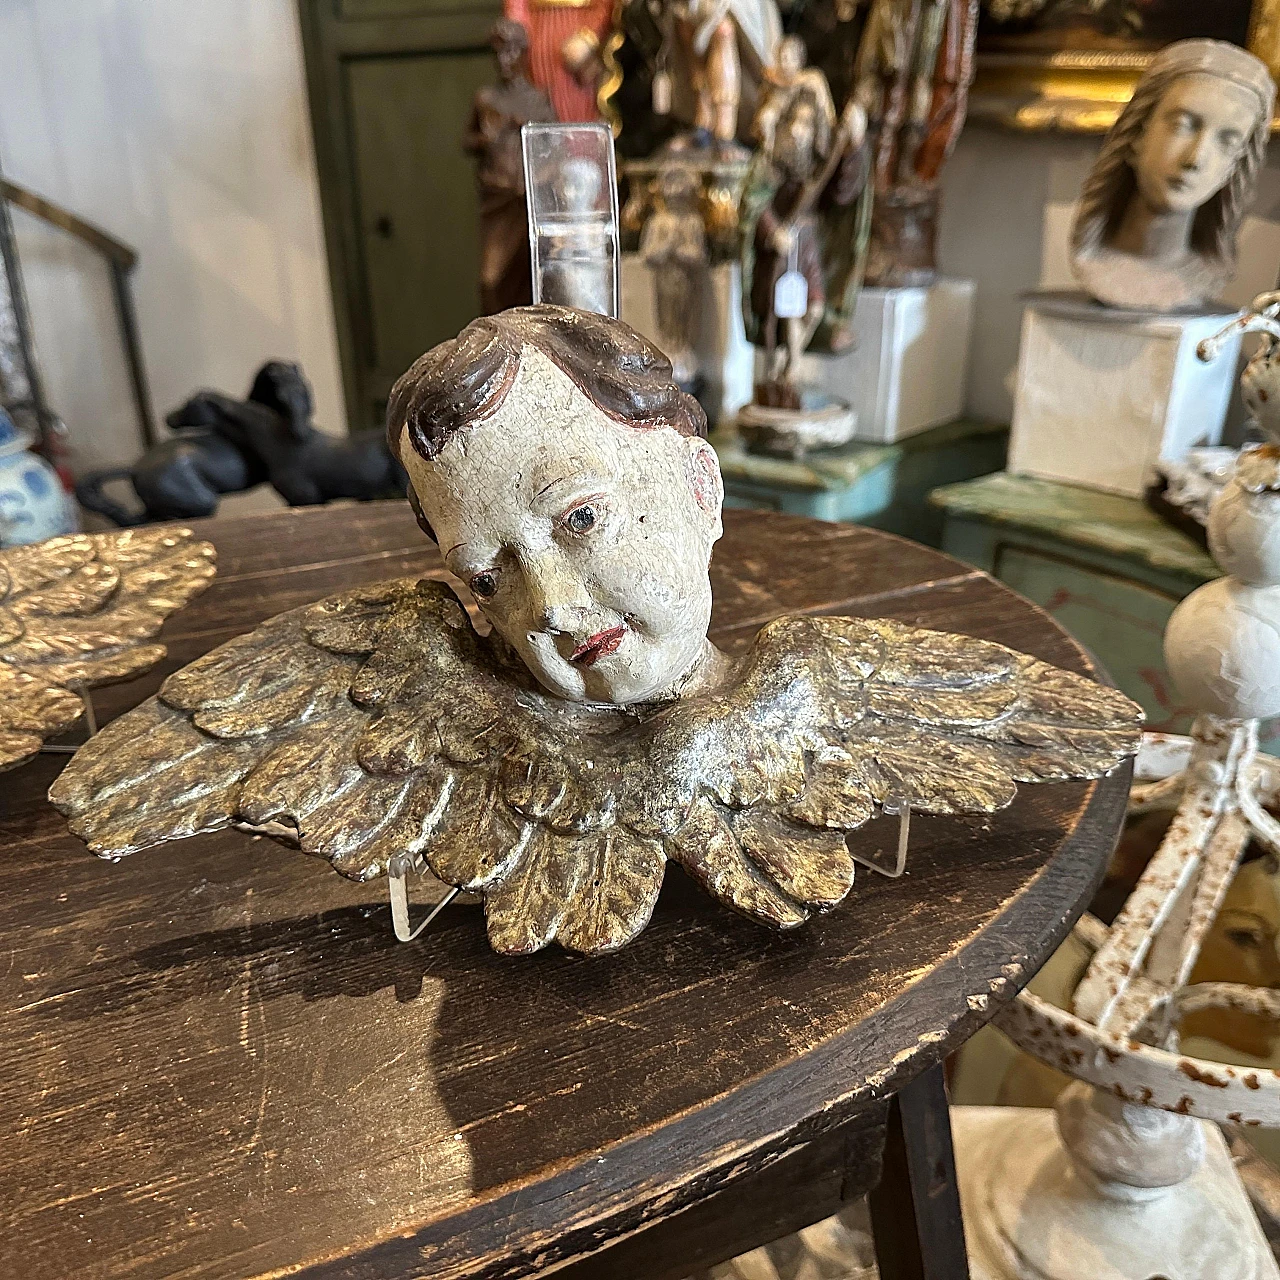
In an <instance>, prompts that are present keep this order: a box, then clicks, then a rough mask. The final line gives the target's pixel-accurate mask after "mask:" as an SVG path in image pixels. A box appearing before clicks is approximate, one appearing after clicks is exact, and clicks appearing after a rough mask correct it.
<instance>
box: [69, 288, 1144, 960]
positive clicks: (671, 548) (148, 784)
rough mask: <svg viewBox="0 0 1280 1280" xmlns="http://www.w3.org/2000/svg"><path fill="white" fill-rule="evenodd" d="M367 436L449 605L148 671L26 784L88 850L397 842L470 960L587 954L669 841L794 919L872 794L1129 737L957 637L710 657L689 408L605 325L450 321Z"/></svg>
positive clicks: (368, 872)
mask: <svg viewBox="0 0 1280 1280" xmlns="http://www.w3.org/2000/svg"><path fill="white" fill-rule="evenodd" d="M387 425H388V434H389V439H390V441H391V444H392V447H393V448H394V449H395V450H396V451H397V452H398V454H399V456H400V457H401V459H402V460H403V462H404V465H405V467H406V468H407V470H408V472H409V475H410V478H411V485H412V488H411V495H412V501H413V503H414V507H415V510H416V511H417V513H418V519H419V523H420V524H421V526H422V529H423V531H424V532H425V533H426V535H427V536H428V537H429V538H431V539H433V540H434V541H435V542H436V543H437V545H438V546H439V548H440V552H441V555H442V557H443V560H444V564H445V566H446V568H447V569H448V570H449V571H450V573H451V574H452V575H454V577H455V578H456V579H458V580H460V582H461V583H462V584H465V587H466V596H465V601H464V599H463V598H460V597H459V596H457V595H455V594H454V593H453V591H451V590H450V588H449V587H448V586H447V585H445V583H443V582H441V581H438V580H434V579H431V578H426V579H422V580H421V581H415V580H414V579H412V578H402V579H398V580H394V581H390V582H383V583H379V584H377V585H373V586H366V587H360V588H356V589H354V590H350V591H345V592H342V593H341V594H339V595H335V596H332V597H330V598H328V599H326V600H321V601H318V602H317V603H315V604H311V605H306V606H304V607H302V608H299V609H294V610H291V611H290V612H288V613H284V614H281V615H280V616H279V617H277V618H274V619H272V620H271V621H269V622H267V623H265V624H263V625H262V626H260V627H259V628H258V629H257V630H256V631H253V632H250V633H249V634H247V635H243V636H241V637H239V638H238V639H235V640H232V641H230V642H229V643H227V644H224V645H222V646H220V647H219V648H217V649H215V650H213V651H212V652H211V653H209V654H207V655H205V656H204V657H203V658H200V659H198V660H197V661H196V662H194V663H192V664H191V665H190V666H189V667H187V668H185V669H184V670H182V671H179V672H177V673H175V674H174V675H171V676H170V677H169V678H168V680H166V681H165V683H164V685H163V686H162V688H161V690H160V693H159V694H158V695H157V696H156V697H154V698H151V699H149V700H148V701H146V702H144V703H142V704H141V705H140V706H139V707H137V708H136V709H135V710H133V711H131V712H129V713H128V714H126V715H123V716H121V717H120V718H119V719H117V720H115V721H114V722H112V723H111V724H110V725H108V726H107V727H106V728H105V729H104V730H102V732H100V733H99V734H98V735H97V736H96V737H95V738H93V739H92V740H91V741H90V742H89V743H88V744H87V745H86V746H85V747H83V748H82V749H81V750H80V752H79V753H78V754H77V755H76V756H75V757H74V759H73V760H72V762H71V764H70V765H69V767H68V768H67V769H66V771H65V772H64V773H63V774H62V776H61V777H60V778H59V779H58V780H57V782H56V783H55V784H54V787H53V790H52V792H51V798H52V800H53V801H54V803H55V804H56V805H57V806H58V807H59V808H60V809H61V810H62V811H63V812H64V813H66V814H67V815H68V816H69V817H70V819H71V828H72V830H73V831H74V832H75V833H76V834H77V835H79V836H81V837H82V838H83V839H85V840H86V841H87V842H88V843H89V846H90V848H92V849H93V850H94V851H95V852H97V853H99V854H101V855H102V856H104V857H109V858H115V857H118V856H120V855H122V854H127V853H130V852H132V851H134V850H137V849H140V848H143V847H144V846H147V845H153V844H157V843H159V842H161V841H164V840H172V839H176V838H179V837H183V836H188V835H193V834H195V833H197V832H200V831H208V830H212V829H215V828H219V827H225V826H228V825H230V824H232V823H235V822H242V823H247V824H251V825H254V826H264V825H266V824H268V823H273V824H283V825H284V826H285V827H286V828H288V829H289V830H291V831H292V832H294V833H295V835H296V840H297V843H298V844H300V845H301V847H302V848H303V849H304V850H306V851H308V852H310V853H314V854H318V855H320V856H322V857H324V858H327V859H328V860H329V861H330V862H331V863H332V864H333V866H334V867H335V868H337V870H339V871H341V872H342V873H343V874H345V875H347V876H351V877H353V878H355V879H358V880H367V879H370V878H372V877H374V876H379V875H383V874H388V873H389V874H391V875H392V877H393V878H394V877H402V876H403V875H404V872H405V869H406V867H407V866H409V865H410V864H412V863H413V862H414V861H415V860H416V859H424V860H425V862H426V864H427V865H428V866H429V867H430V869H431V871H433V872H434V873H435V875H436V876H438V877H439V878H440V879H441V880H444V881H446V882H448V883H450V884H452V885H457V886H463V887H465V888H466V889H468V890H470V891H473V892H475V893H478V894H481V895H483V898H484V910H485V917H486V921H487V926H488V934H489V939H490V942H491V943H492V945H493V946H494V947H495V948H496V949H497V950H498V951H502V952H510V953H528V952H533V951H537V950H538V949H540V948H541V947H544V946H545V945H546V944H547V943H549V942H551V941H553V940H554V941H556V942H558V943H559V944H560V945H562V946H564V947H567V948H569V949H571V950H574V951H579V952H586V953H600V952H608V951H613V950H616V949H617V948H619V947H621V946H623V945H625V944H626V943H627V942H629V941H630V940H631V939H633V938H634V937H635V936H636V935H637V934H638V933H639V932H640V931H641V930H642V929H643V928H644V927H645V925H646V923H647V922H648V920H649V917H650V914H651V913H652V911H653V909H654V904H655V903H656V901H657V898H658V893H659V889H660V888H661V885H662V880H663V875H664V869H665V866H666V863H667V861H668V860H672V861H675V862H678V863H679V864H680V865H681V866H682V867H683V868H684V869H685V871H686V872H688V874H689V875H690V876H691V877H692V878H693V879H694V880H695V881H696V882H697V883H698V884H700V885H701V886H702V887H703V888H704V889H705V890H706V891H707V892H708V893H709V894H711V895H712V896H713V897H714V898H716V899H718V900H719V901H720V902H722V903H724V904H725V905H726V906H728V907H731V908H733V909H734V910H736V911H739V912H742V913H744V914H746V915H747V916H750V917H751V918H753V919H755V920H757V921H759V922H761V923H763V924H765V925H769V926H773V927H776V928H792V927H795V926H799V925H801V924H802V923H803V922H804V921H805V920H806V919H807V918H808V917H809V916H810V915H812V914H814V913H815V912H823V911H827V910H830V909H831V908H833V907H835V906H836V905H837V904H838V903H839V902H840V901H841V900H842V899H843V898H844V897H845V895H846V894H847V893H848V892H849V889H850V887H851V885H852V883H853V874H854V861H853V858H852V856H851V853H850V848H849V845H848V844H847V842H846V839H845V837H846V834H847V833H849V832H852V831H854V830H856V829H857V828H859V827H861V826H862V825H863V824H864V823H866V822H868V821H869V820H870V819H872V818H873V817H875V816H876V815H877V814H878V813H880V812H881V811H883V810H889V811H891V812H901V811H903V810H909V809H915V810H918V811H920V812H926V813H941V814H954V813H990V812H994V811H996V810H998V809H1001V808H1003V807H1004V806H1006V805H1007V804H1009V803H1010V801H1011V800H1012V799H1013V796H1014V793H1015V791H1016V784H1017V783H1018V782H1020V781H1022V782H1041V781H1053V780H1058V779H1067V778H1089V777H1096V776H1099V775H1100V774H1103V773H1105V772H1107V771H1108V770H1110V769H1112V768H1114V767H1115V766H1116V765H1117V764H1119V763H1120V762H1121V761H1123V760H1124V759H1125V758H1126V757H1128V756H1129V755H1130V754H1131V753H1132V752H1133V751H1134V749H1135V748H1136V746H1137V743H1138V737H1139V725H1140V720H1141V713H1140V712H1139V710H1138V708H1137V707H1135V706H1134V705H1133V703H1131V702H1129V700H1128V699H1126V698H1124V697H1123V696H1122V695H1120V694H1119V693H1117V692H1116V691H1115V690H1113V689H1108V688H1104V687H1102V686H1101V685H1098V684H1095V683H1093V682H1092V681H1090V680H1087V679H1084V678H1083V677H1081V676H1077V675H1073V674H1070V673H1068V672H1065V671H1061V670H1058V669H1056V668H1054V667H1051V666H1048V665H1046V664H1045V663H1043V662H1040V661H1038V660H1036V659H1035V658H1031V657H1028V656H1027V655H1025V654H1020V653H1016V652H1014V651H1012V650H1010V649H1006V648H1003V647H1002V646H1000V645H998V644H993V643H990V642H988V641H984V640H977V639H973V638H970V637H967V636H957V635H947V634H944V633H940V632H933V631H921V630H917V629H915V628H912V627H908V626H904V625H902V624H901V623H898V622H891V621H875V620H864V619H854V618H830V617H811V616H788V617H780V618H777V619H775V620H774V621H772V622H770V623H769V624H768V625H766V626H765V627H764V628H763V629H762V630H761V631H760V632H759V634H758V635H757V636H756V638H755V641H754V643H753V644H752V645H751V646H750V648H748V649H747V651H746V652H745V653H743V654H742V655H741V656H738V657H730V656H729V655H727V654H725V653H722V652H721V651H720V650H719V649H717V648H716V646H715V645H714V644H712V643H711V641H710V640H709V639H708V636H707V629H708V623H709V620H710V617H711V604H712V598H711V585H710V581H709V577H708V563H709V561H710V558H711V553H712V548H713V547H714V545H715V543H716V540H717V539H718V538H719V537H720V533H721V518H720V511H721V503H722V500H723V487H722V484H721V478H720V471H719V468H718V465H717V462H716V455H715V453H714V451H713V450H712V448H711V447H710V445H709V444H708V443H707V442H706V440H705V439H704V431H705V427H706V419H705V417H704V415H703V412H702V410H701V409H700V408H699V406H698V403H697V401H695V400H694V399H693V398H692V397H691V396H689V395H687V394H686V393H685V392H683V391H681V390H680V389H679V387H677V385H676V384H675V382H674V381H673V379H672V377H671V366H670V364H669V363H668V362H667V360H666V359H665V358H664V357H663V356H662V355H661V354H660V353H659V352H658V351H657V349H656V348H654V347H653V346H651V345H650V344H649V343H648V342H647V341H646V340H644V339H643V338H641V337H640V336H639V335H637V334H636V333H635V332H633V331H632V330H631V329H630V328H628V327H627V326H626V325H625V324H623V323H621V322H620V321H617V320H612V319H609V318H607V317H603V316H599V315H594V314H590V313H586V312H582V311H575V310H571V309H568V308H563V307H555V306H550V305H540V306H534V307H528V308H519V309H516V310H512V311H506V312H502V313H500V314H498V315H496V316H491V317H486V318H483V319H480V320H476V321H474V322H473V323H471V324H470V325H468V326H467V327H466V329H464V330H463V331H462V333H461V334H460V335H459V336H458V337H457V338H456V339H452V340H450V341H448V342H445V343H443V344H441V345H440V346H438V347H435V348H434V349H433V350H431V351H429V352H427V354H426V355H424V356H423V357H422V358H421V359H420V360H418V361H417V363H415V364H414V365H413V367H412V368H411V369H410V370H409V371H408V372H407V373H406V374H405V375H404V376H403V377H402V378H401V379H400V381H399V382H398V383H397V384H396V387H395V389H394V390H393V392H392V396H391V401H390V406H389V409H388V424H387ZM464 603H465V604H466V605H469V606H473V607H474V608H475V609H476V611H477V612H478V614H479V615H480V616H481V617H482V618H483V620H484V622H485V624H486V625H487V628H488V630H487V631H486V633H484V634H482V633H481V632H480V631H478V630H476V628H475V627H473V625H472V621H471V618H470V617H469V616H468V608H467V607H464Z"/></svg>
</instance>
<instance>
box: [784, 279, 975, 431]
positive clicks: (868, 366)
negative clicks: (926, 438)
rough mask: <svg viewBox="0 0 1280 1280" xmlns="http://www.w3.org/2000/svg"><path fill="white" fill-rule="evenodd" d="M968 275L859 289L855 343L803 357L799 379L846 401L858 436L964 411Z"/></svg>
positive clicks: (971, 289) (919, 427)
mask: <svg viewBox="0 0 1280 1280" xmlns="http://www.w3.org/2000/svg"><path fill="white" fill-rule="evenodd" d="M976 293H977V286H976V285H975V284H974V282H973V281H972V280H948V279H943V280H938V281H936V282H935V283H934V284H931V285H929V286H928V287H927V288H915V289H863V290H862V292H861V293H860V294H859V295H858V305H857V308H856V309H855V311H854V317H853V330H854V345H853V348H852V350H849V351H844V352H841V353H840V354H839V355H834V356H833V355H818V354H810V355H806V356H805V357H804V359H803V360H802V361H801V362H800V382H801V383H803V384H804V385H806V386H815V387H819V388H821V389H822V390H823V391H825V392H827V393H828V394H829V395H832V396H836V397H838V398H839V399H841V400H846V401H848V403H849V404H850V405H852V406H853V408H854V409H856V410H857V413H858V431H857V438H858V439H859V440H873V441H875V442H877V443H890V442H892V441H894V440H901V439H903V438H904V437H905V436H913V435H915V434H916V433H917V432H920V431H927V430H928V429H929V428H930V427H936V426H938V425H939V424H940V423H943V422H952V421H954V420H955V419H956V418H958V417H960V415H961V414H962V413H964V405H965V387H966V383H967V381H968V371H969V339H970V336H971V335H972V333H973V312H974V299H975V296H976Z"/></svg>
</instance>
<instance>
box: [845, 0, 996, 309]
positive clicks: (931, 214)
mask: <svg viewBox="0 0 1280 1280" xmlns="http://www.w3.org/2000/svg"><path fill="white" fill-rule="evenodd" d="M977 31H978V0H871V4H870V8H869V11H868V14H867V20H866V26H865V27H864V29H863V32H862V38H861V40H860V41H859V44H858V52H857V57H856V59H855V62H854V69H853V78H854V94H855V96H856V97H857V100H858V102H859V103H860V104H861V106H862V107H863V109H864V110H865V111H866V113H867V120H868V126H867V128H868V133H869V134H870V136H871V139H872V142H871V150H872V165H871V167H872V174H873V177H874V182H875V210H874V213H873V216H872V228H871V246H870V250H869V252H868V256H867V267H866V282H867V283H868V284H872V285H883V286H888V287H900V286H920V285H929V284H932V283H933V282H934V280H935V279H936V277H937V234H938V201H939V180H940V178H941V174H942V168H943V166H944V165H945V164H946V162H947V159H948V157H949V156H950V155H951V152H952V151H953V150H954V148H955V144H956V140H957V139H958V138H959V137H960V130H961V129H962V128H963V127H964V120H965V114H966V112H967V110H968V105H969V86H970V84H971V83H972V81H973V70H974V63H973V50H974V42H975V39H976V37H977Z"/></svg>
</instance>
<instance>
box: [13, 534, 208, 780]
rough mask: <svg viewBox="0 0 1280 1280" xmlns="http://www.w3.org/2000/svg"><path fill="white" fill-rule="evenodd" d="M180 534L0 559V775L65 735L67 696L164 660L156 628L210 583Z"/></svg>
mask: <svg viewBox="0 0 1280 1280" xmlns="http://www.w3.org/2000/svg"><path fill="white" fill-rule="evenodd" d="M214 572H215V568H214V550H213V547H212V546H211V545H210V544H209V543H207V542H200V541H198V540H197V539H196V538H195V536H194V534H193V533H192V532H191V530H190V529H175V528H172V527H168V526H164V527H160V528H154V529H127V530H124V531H122V532H120V533H78V534H70V535H68V536H66V537H61V538H50V539H49V540H48V541H46V542H37V543H34V544H33V545H31V546H25V547H13V548H10V549H8V550H4V551H0V770H4V769H13V768H16V767H17V766H18V765H20V764H23V763H25V762H26V761H27V760H29V759H31V757H32V756H34V755H35V754H36V752H38V751H39V750H40V748H41V746H42V745H43V744H44V741H45V739H47V738H50V737H52V736H54V735H55V734H58V733H62V732H63V731H64V730H66V729H69V728H70V727H71V726H72V725H73V724H75V722H76V721H77V720H78V719H79V718H80V715H81V713H82V711H83V709H84V704H83V702H82V700H81V697H80V694H79V693H78V692H76V689H77V688H79V689H91V688H94V687H96V686H98V685H104V684H112V683H115V682H116V681H120V680H128V679H130V678H132V677H133V676H136V675H140V674H141V673H142V672H144V671H146V670H148V669H149V668H151V667H153V666H154V665H155V664H156V663H157V662H159V661H160V659H161V658H163V657H164V653H165V649H164V646H163V645H160V644H151V643H146V642H148V641H151V640H153V639H154V637H155V636H156V634H157V633H158V632H159V630H160V628H161V626H163V624H164V620H165V618H167V617H168V616H169V615H170V614H171V613H174V612H175V611H176V610H178V609H180V608H182V606H183V605H185V604H186V603H187V602H188V601H190V600H192V599H194V598H195V597H196V596H197V595H199V594H200V592H202V591H203V590H204V589H205V588H206V587H207V586H208V585H209V583H210V582H211V581H212V580H213V576H214Z"/></svg>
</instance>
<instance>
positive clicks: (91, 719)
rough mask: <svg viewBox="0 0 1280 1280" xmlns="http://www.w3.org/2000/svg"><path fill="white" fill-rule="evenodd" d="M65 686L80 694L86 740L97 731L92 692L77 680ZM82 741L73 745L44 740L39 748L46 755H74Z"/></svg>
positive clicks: (81, 745)
mask: <svg viewBox="0 0 1280 1280" xmlns="http://www.w3.org/2000/svg"><path fill="white" fill-rule="evenodd" d="M67 688H68V689H70V690H71V691H72V692H73V693H78V694H79V695H80V701H81V702H82V703H83V704H84V710H83V712H82V713H81V715H82V716H83V718H84V727H85V734H84V742H88V741H89V739H90V738H92V737H93V735H94V734H95V733H97V732H98V716H97V713H96V712H95V711H94V708H93V694H92V692H91V691H90V690H89V689H88V688H87V687H86V686H85V685H83V684H81V683H79V681H77V682H75V683H73V684H68V685H67ZM84 742H77V743H76V744H75V745H74V746H71V745H69V744H67V743H61V742H46V743H45V744H44V746H42V747H41V748H40V750H41V752H42V753H44V754H46V755H51V756H69V755H74V754H75V753H76V752H77V751H79V750H80V748H81V747H83V746H84Z"/></svg>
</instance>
